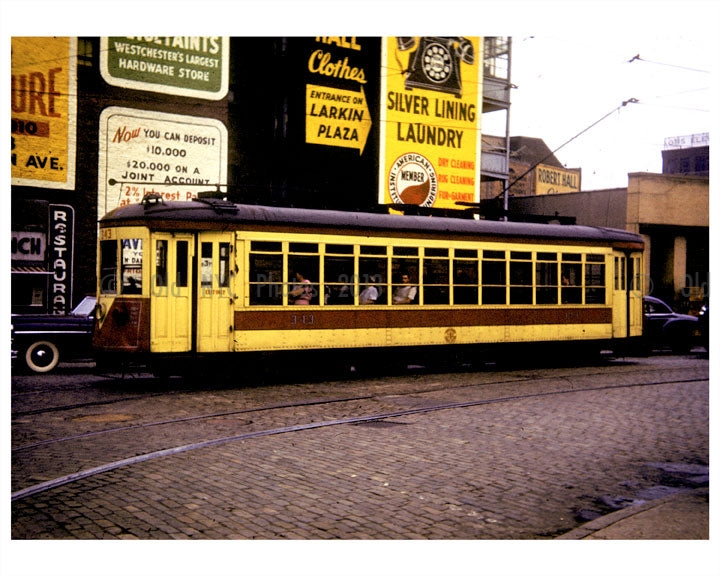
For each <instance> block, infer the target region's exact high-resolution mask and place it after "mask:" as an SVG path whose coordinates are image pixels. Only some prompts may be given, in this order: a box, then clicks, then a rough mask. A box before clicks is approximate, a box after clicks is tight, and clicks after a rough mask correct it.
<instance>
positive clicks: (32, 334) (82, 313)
mask: <svg viewBox="0 0 720 576" xmlns="http://www.w3.org/2000/svg"><path fill="white" fill-rule="evenodd" d="M95 302H96V299H95V298H94V297H92V296H87V297H85V298H84V299H83V300H82V301H81V302H80V304H78V305H77V306H76V307H75V309H74V310H73V311H72V312H70V313H69V314H65V315H52V314H13V315H12V328H11V335H12V345H11V347H12V357H13V359H14V360H15V361H16V364H19V367H20V368H21V369H29V370H31V371H33V372H39V373H47V372H50V371H52V370H53V369H55V367H56V366H57V365H58V363H59V362H60V361H61V360H62V361H65V360H70V359H80V358H83V359H84V358H91V357H92V334H93V325H94V322H95V318H94V311H95Z"/></svg>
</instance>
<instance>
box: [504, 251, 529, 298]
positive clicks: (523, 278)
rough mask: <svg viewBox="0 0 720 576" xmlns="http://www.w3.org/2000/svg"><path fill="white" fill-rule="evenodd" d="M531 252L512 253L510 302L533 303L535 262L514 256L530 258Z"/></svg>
mask: <svg viewBox="0 0 720 576" xmlns="http://www.w3.org/2000/svg"><path fill="white" fill-rule="evenodd" d="M530 257H531V255H530V253H529V252H511V253H510V258H511V260H510V304H532V300H533V294H532V293H533V289H532V285H533V264H532V262H526V261H524V260H523V261H517V260H513V258H523V259H524V258H530Z"/></svg>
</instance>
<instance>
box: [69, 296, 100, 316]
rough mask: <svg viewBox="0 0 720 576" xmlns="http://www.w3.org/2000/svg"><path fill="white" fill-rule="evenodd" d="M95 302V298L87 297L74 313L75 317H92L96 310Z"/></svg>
mask: <svg viewBox="0 0 720 576" xmlns="http://www.w3.org/2000/svg"><path fill="white" fill-rule="evenodd" d="M95 301H96V300H95V298H94V297H93V296H85V298H83V299H82V301H81V302H80V304H78V305H77V306H76V307H75V310H73V311H72V314H73V316H90V314H92V312H93V310H94V309H95Z"/></svg>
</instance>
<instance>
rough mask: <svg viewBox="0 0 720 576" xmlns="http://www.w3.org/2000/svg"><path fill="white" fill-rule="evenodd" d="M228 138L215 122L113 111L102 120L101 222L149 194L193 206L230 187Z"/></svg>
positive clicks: (221, 124)
mask: <svg viewBox="0 0 720 576" xmlns="http://www.w3.org/2000/svg"><path fill="white" fill-rule="evenodd" d="M227 140H228V136H227V128H226V127H225V125H224V124H223V123H222V122H221V121H219V120H216V119H214V118H203V117H199V116H183V115H179V114H165V113H162V112H151V111H147V110H136V109H134V108H123V107H118V106H112V107H110V108H106V109H105V110H103V112H102V114H101V115H100V138H99V154H98V156H99V160H98V164H99V166H98V218H102V217H103V216H104V215H105V214H107V213H108V212H110V211H111V210H114V209H115V208H117V207H119V206H125V205H128V204H135V203H138V202H140V201H141V200H142V199H143V197H144V196H145V195H147V194H159V195H160V196H162V198H163V199H164V200H191V199H192V198H195V197H196V196H197V193H198V192H203V191H205V192H207V191H213V190H216V189H217V185H218V184H226V183H227V154H228V142H227Z"/></svg>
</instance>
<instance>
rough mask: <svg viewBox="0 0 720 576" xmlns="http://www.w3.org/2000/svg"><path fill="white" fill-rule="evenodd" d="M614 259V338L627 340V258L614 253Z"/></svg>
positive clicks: (619, 253) (621, 254)
mask: <svg viewBox="0 0 720 576" xmlns="http://www.w3.org/2000/svg"><path fill="white" fill-rule="evenodd" d="M613 258H614V261H615V266H614V279H613V281H614V287H613V307H612V310H613V315H612V320H613V338H625V337H627V335H628V325H627V324H628V297H627V289H628V287H627V258H626V256H625V254H623V253H621V252H613Z"/></svg>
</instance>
